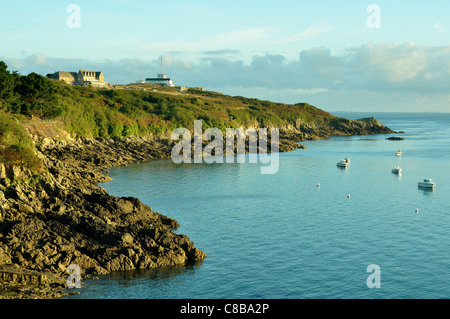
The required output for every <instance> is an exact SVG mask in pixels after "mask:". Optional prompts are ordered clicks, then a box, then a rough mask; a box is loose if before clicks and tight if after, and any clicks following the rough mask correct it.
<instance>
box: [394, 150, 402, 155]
mask: <svg viewBox="0 0 450 319" xmlns="http://www.w3.org/2000/svg"><path fill="white" fill-rule="evenodd" d="M395 154H396V155H397V156H402V155H403V153H402V150H400V149H399V150H397V152H396V153H395Z"/></svg>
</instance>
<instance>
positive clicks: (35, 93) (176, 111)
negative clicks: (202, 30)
mask: <svg viewBox="0 0 450 319" xmlns="http://www.w3.org/2000/svg"><path fill="white" fill-rule="evenodd" d="M144 86H145V85H144ZM0 112H1V117H0V120H1V122H2V123H1V125H2V126H1V128H0V130H1V131H0V134H1V137H0V138H1V140H0V143H1V144H0V146H1V156H2V157H1V160H2V161H14V162H17V161H19V159H29V158H30V156H31V154H32V148H31V146H30V145H31V144H30V143H31V141H29V140H28V139H27V138H26V137H25V135H26V133H24V131H23V129H20V128H21V126H20V124H19V122H18V121H17V119H19V120H28V121H30V120H32V121H36V120H37V121H43V120H58V121H62V122H63V123H64V125H65V127H66V130H67V131H68V132H69V133H70V134H72V135H73V136H78V137H81V136H83V137H103V138H114V137H124V136H139V135H146V134H151V133H153V134H158V133H162V134H168V133H170V132H171V131H172V130H173V129H174V128H176V127H186V128H190V129H192V128H193V123H194V120H196V119H201V120H202V121H203V127H204V128H208V127H217V128H220V129H225V128H227V127H234V128H237V127H247V126H249V125H254V126H261V127H280V126H282V125H287V124H292V123H294V121H296V120H298V119H301V120H302V121H304V122H317V121H320V122H323V121H326V122H327V123H328V122H329V121H330V119H332V118H334V116H332V115H331V114H329V113H327V112H324V111H322V110H320V109H317V108H315V107H313V106H311V105H309V104H307V103H299V104H296V105H288V104H282V103H273V102H269V101H261V100H258V99H249V98H244V97H240V96H237V97H232V96H228V95H223V94H220V93H216V92H210V91H203V90H198V89H189V90H188V91H187V92H185V93H180V92H178V91H177V90H176V89H175V88H159V87H158V88H155V87H154V86H153V87H152V86H149V85H147V87H146V89H145V90H144V89H143V87H142V85H128V86H127V87H122V86H120V87H119V86H118V87H116V88H108V89H105V88H103V89H99V88H92V87H81V86H71V85H67V84H65V83H64V82H58V81H54V80H50V79H47V78H45V77H43V76H41V75H39V74H36V73H30V74H28V75H26V76H23V75H19V74H18V73H17V72H10V71H9V70H8V69H7V65H6V64H5V63H4V62H2V61H0ZM14 118H16V119H14ZM26 161H28V160H26ZM27 165H28V164H27ZM29 165H34V164H33V163H32V162H31V161H30V163H29Z"/></svg>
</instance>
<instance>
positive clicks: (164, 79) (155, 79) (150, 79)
mask: <svg viewBox="0 0 450 319" xmlns="http://www.w3.org/2000/svg"><path fill="white" fill-rule="evenodd" d="M170 80H171V78H146V79H145V81H170Z"/></svg>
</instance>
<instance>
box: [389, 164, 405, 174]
mask: <svg viewBox="0 0 450 319" xmlns="http://www.w3.org/2000/svg"><path fill="white" fill-rule="evenodd" d="M402 170H403V169H402V168H400V166H397V165H395V167H394V168H393V169H392V173H394V174H400V173H401V172H402Z"/></svg>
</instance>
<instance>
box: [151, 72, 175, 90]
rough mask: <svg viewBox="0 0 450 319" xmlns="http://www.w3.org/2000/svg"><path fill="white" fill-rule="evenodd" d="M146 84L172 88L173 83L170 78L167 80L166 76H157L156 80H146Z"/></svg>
mask: <svg viewBox="0 0 450 319" xmlns="http://www.w3.org/2000/svg"><path fill="white" fill-rule="evenodd" d="M145 82H146V83H150V84H157V85H161V86H170V87H174V86H175V85H174V84H173V81H172V79H171V78H168V77H167V75H166V74H158V76H157V77H156V78H146V79H145Z"/></svg>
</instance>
